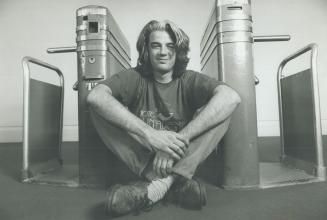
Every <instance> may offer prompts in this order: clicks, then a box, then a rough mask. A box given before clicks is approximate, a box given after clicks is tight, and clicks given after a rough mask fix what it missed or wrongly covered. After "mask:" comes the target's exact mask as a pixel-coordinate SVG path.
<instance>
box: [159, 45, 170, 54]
mask: <svg viewBox="0 0 327 220" xmlns="http://www.w3.org/2000/svg"><path fill="white" fill-rule="evenodd" d="M160 54H161V55H166V54H168V48H167V47H165V46H163V47H161V48H160Z"/></svg>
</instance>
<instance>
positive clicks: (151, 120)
mask: <svg viewBox="0 0 327 220" xmlns="http://www.w3.org/2000/svg"><path fill="white" fill-rule="evenodd" d="M139 117H140V118H141V119H142V120H143V121H144V122H145V123H146V124H148V125H149V126H151V127H152V128H154V129H157V130H169V131H175V132H178V131H179V130H181V129H182V128H183V127H184V125H185V121H184V120H183V119H178V118H177V117H175V115H174V113H169V116H164V115H163V114H162V113H160V112H154V111H145V110H141V111H140V116H139Z"/></svg>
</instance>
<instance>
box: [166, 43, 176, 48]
mask: <svg viewBox="0 0 327 220" xmlns="http://www.w3.org/2000/svg"><path fill="white" fill-rule="evenodd" d="M167 47H168V48H169V49H175V45H173V44H169V45H168V46H167Z"/></svg>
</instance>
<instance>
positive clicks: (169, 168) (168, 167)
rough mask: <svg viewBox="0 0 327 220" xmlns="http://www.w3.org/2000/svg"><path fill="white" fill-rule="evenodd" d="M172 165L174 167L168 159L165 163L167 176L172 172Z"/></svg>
mask: <svg viewBox="0 0 327 220" xmlns="http://www.w3.org/2000/svg"><path fill="white" fill-rule="evenodd" d="M173 165H174V161H173V160H171V159H169V160H168V162H167V168H166V170H167V171H166V172H167V175H168V174H171V171H172V168H173Z"/></svg>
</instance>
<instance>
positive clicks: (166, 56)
mask: <svg viewBox="0 0 327 220" xmlns="http://www.w3.org/2000/svg"><path fill="white" fill-rule="evenodd" d="M148 50H149V58H150V62H151V65H152V69H153V71H156V72H159V73H161V74H165V73H168V72H170V71H172V70H173V68H174V65H175V61H176V51H175V44H174V42H173V41H172V39H171V37H170V36H169V34H168V33H167V32H166V31H154V32H152V33H151V34H150V37H149V45H148Z"/></svg>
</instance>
